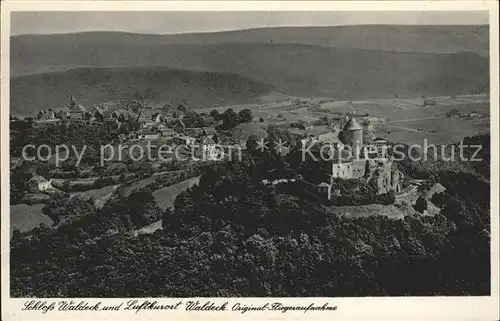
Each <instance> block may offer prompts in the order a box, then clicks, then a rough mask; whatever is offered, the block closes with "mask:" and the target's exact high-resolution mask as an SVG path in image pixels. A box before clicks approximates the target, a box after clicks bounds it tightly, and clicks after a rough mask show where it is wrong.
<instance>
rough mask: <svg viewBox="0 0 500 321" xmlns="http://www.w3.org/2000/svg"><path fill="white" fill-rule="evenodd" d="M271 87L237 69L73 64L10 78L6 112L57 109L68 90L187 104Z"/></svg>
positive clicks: (88, 101) (101, 97) (247, 97)
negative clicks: (69, 67) (60, 69)
mask: <svg viewBox="0 0 500 321" xmlns="http://www.w3.org/2000/svg"><path fill="white" fill-rule="evenodd" d="M273 89H274V87H273V86H272V85H270V84H266V83H263V82H260V81H256V80H252V79H249V78H247V77H243V76H240V75H237V74H231V73H223V72H193V71H187V70H177V69H170V68H165V67H151V68H147V67H144V68H78V69H73V70H69V71H66V72H54V73H46V74H37V75H29V76H22V77H17V78H14V79H12V80H11V105H10V107H11V113H13V114H21V115H29V114H32V113H33V112H35V111H37V110H40V109H48V108H58V107H62V106H64V105H65V104H66V103H67V100H68V96H69V94H70V93H71V94H72V95H74V96H75V97H76V100H77V101H78V102H79V103H81V104H83V105H84V106H91V105H92V104H98V103H101V102H105V101H108V100H114V99H121V98H133V97H134V96H135V95H141V96H143V97H147V99H148V100H149V101H151V102H156V101H159V102H163V103H165V102H168V101H170V102H173V103H176V102H179V101H185V102H186V103H187V104H188V106H189V107H190V108H192V109H198V108H203V107H207V106H208V107H212V106H214V105H216V104H221V105H223V104H238V103H243V104H244V103H250V102H254V101H255V100H256V99H257V97H259V96H261V95H264V94H266V93H268V92H270V91H272V90H273Z"/></svg>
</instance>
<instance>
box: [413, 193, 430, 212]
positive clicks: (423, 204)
mask: <svg viewBox="0 0 500 321" xmlns="http://www.w3.org/2000/svg"><path fill="white" fill-rule="evenodd" d="M414 208H415V210H416V211H417V212H420V213H423V212H424V211H425V210H427V200H426V199H425V198H424V197H423V196H419V198H417V201H416V202H415V206H414Z"/></svg>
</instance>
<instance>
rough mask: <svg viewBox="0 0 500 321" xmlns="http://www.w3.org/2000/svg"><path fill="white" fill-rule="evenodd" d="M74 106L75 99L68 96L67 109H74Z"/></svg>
mask: <svg viewBox="0 0 500 321" xmlns="http://www.w3.org/2000/svg"><path fill="white" fill-rule="evenodd" d="M75 106H76V102H75V97H73V95H71V96H69V103H68V107H69V108H70V109H72V108H74V107H75Z"/></svg>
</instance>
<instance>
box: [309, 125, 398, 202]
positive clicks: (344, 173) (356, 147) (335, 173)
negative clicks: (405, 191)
mask: <svg viewBox="0 0 500 321" xmlns="http://www.w3.org/2000/svg"><path fill="white" fill-rule="evenodd" d="M367 132H368V134H370V132H369V131H367ZM332 133H333V134H332V135H334V136H335V135H336V136H337V139H333V138H331V137H329V138H328V140H321V139H318V140H319V141H320V142H322V143H325V144H329V143H330V142H335V144H331V145H330V146H331V148H330V156H331V160H332V161H331V171H330V173H328V174H329V176H330V182H328V183H327V182H322V183H321V184H320V185H319V186H318V188H319V189H321V190H322V193H324V194H325V195H327V197H328V199H330V198H331V189H332V186H334V184H335V183H334V181H335V179H338V178H340V179H363V180H365V181H366V182H367V183H369V182H371V183H373V184H374V186H376V189H377V193H378V194H385V193H388V192H389V191H394V192H396V193H397V192H400V191H401V188H402V186H401V182H402V180H403V176H402V173H401V172H400V171H399V170H397V169H396V168H395V166H394V163H393V160H392V159H391V158H390V157H388V156H387V155H386V154H385V150H386V141H385V140H384V139H381V138H377V137H375V136H374V135H373V134H371V135H365V134H367V133H365V129H364V128H363V126H361V125H360V124H359V122H358V121H357V120H356V119H355V118H354V117H351V118H349V119H348V120H347V122H346V124H345V125H344V126H343V128H342V130H341V131H340V130H338V128H337V129H334V130H333V131H332ZM318 138H319V137H318Z"/></svg>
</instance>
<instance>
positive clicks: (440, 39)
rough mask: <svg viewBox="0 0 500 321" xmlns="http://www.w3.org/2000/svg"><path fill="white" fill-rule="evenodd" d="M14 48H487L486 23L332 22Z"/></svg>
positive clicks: (98, 37) (65, 40)
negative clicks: (253, 45) (328, 24)
mask: <svg viewBox="0 0 500 321" xmlns="http://www.w3.org/2000/svg"><path fill="white" fill-rule="evenodd" d="M11 39H12V44H11V47H12V48H13V49H14V50H26V49H31V48H41V49H42V50H47V49H49V48H61V47H68V46H74V45H75V44H78V45H79V46H80V47H86V46H103V45H112V46H115V45H136V46H145V45H146V46H152V45H175V44H198V45H213V44H223V43H263V44H264V43H273V44H304V45H315V46H322V47H331V48H353V49H354V48H357V49H369V50H378V51H397V52H413V53H416V52H419V53H458V52H464V51H468V52H475V53H478V54H480V55H484V56H487V55H488V53H489V45H488V43H489V26H487V25H482V26H481V25H479V26H453V25H450V26H445V25H441V26H431V25H427V26H421V25H420V26H419V25H358V26H335V27H275V28H257V29H248V30H235V31H223V32H207V33H190V34H174V35H153V34H133V33H124V32H82V33H76V34H56V35H22V36H14V37H12V38H11Z"/></svg>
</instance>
